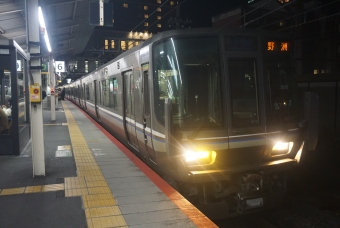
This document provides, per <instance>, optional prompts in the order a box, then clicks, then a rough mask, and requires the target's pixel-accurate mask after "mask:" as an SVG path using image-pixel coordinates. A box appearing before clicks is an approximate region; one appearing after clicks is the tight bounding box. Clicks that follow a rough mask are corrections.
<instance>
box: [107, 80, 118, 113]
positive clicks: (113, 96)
mask: <svg viewBox="0 0 340 228" xmlns="http://www.w3.org/2000/svg"><path fill="white" fill-rule="evenodd" d="M109 89H110V91H109V103H110V108H112V109H114V110H116V109H117V94H118V83H117V79H116V78H111V79H109Z"/></svg>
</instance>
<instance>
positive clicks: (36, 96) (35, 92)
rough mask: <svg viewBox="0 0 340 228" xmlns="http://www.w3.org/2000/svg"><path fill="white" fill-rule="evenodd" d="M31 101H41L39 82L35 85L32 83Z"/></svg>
mask: <svg viewBox="0 0 340 228" xmlns="http://www.w3.org/2000/svg"><path fill="white" fill-rule="evenodd" d="M30 101H31V102H32V103H40V102H41V89H40V85H39V84H37V83H35V84H34V85H30Z"/></svg>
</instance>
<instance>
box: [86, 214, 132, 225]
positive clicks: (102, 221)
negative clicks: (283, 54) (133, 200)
mask: <svg viewBox="0 0 340 228" xmlns="http://www.w3.org/2000/svg"><path fill="white" fill-rule="evenodd" d="M89 221H90V222H92V227H122V226H124V227H127V224H126V222H125V220H124V218H123V217H122V216H108V217H99V218H92V219H87V222H88V223H89ZM90 227H91V226H90Z"/></svg>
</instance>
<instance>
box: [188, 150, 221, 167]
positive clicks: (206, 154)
mask: <svg viewBox="0 0 340 228" xmlns="http://www.w3.org/2000/svg"><path fill="white" fill-rule="evenodd" d="M184 157H185V161H186V162H187V163H189V164H193V165H194V164H200V165H210V164H213V163H214V162H215V160H216V152H215V151H191V150H186V151H185V153H184Z"/></svg>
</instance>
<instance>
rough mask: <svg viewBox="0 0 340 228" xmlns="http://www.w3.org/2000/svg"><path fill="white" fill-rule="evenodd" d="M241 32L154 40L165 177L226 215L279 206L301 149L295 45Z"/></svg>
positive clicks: (202, 205) (211, 210) (204, 206)
mask: <svg viewBox="0 0 340 228" xmlns="http://www.w3.org/2000/svg"><path fill="white" fill-rule="evenodd" d="M291 44H292V43H291V41H290V40H289V39H288V38H286V39H285V38H282V37H281V36H278V35H277V34H275V35H271V34H269V35H268V34H267V33H256V32H254V31H251V32H248V31H247V30H242V31H237V32H224V33H219V34H217V33H216V34H214V33H211V34H209V33H207V34H202V33H200V34H199V35H197V34H195V35H186V36H176V37H173V38H166V39H163V40H162V41H160V42H158V43H155V44H154V45H153V62H154V63H153V70H154V71H153V72H154V91H155V95H154V99H155V106H156V108H155V110H156V117H157V119H158V120H159V121H160V122H162V123H164V126H165V136H166V137H165V138H166V154H167V159H165V160H166V162H165V161H164V162H163V164H161V165H163V167H166V169H167V171H166V172H165V173H167V179H168V180H169V183H171V184H172V185H173V186H174V187H175V188H177V189H178V190H179V191H180V192H181V193H182V194H184V195H185V196H186V197H187V198H188V199H189V200H190V201H191V202H193V203H194V204H195V205H196V206H197V207H198V208H199V209H201V210H202V211H203V212H204V213H206V214H208V215H209V216H212V217H213V218H223V217H229V216H234V215H237V214H241V213H247V212H252V211H257V210H261V209H262V208H264V207H267V206H268V207H269V206H271V205H275V204H277V202H278V201H280V200H281V199H282V197H283V194H284V192H285V189H286V174H287V171H289V170H291V169H292V168H293V167H294V166H296V165H297V164H298V163H299V161H300V158H301V154H302V152H303V147H304V141H305V132H306V128H308V127H306V124H304V123H305V122H306V121H304V117H303V115H301V114H300V112H299V111H301V110H299V106H301V105H302V103H301V102H302V99H299V98H298V95H297V87H296V84H295V74H294V68H293V66H294V65H293V61H292V45H291Z"/></svg>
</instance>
